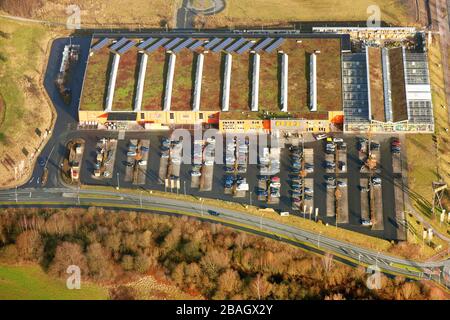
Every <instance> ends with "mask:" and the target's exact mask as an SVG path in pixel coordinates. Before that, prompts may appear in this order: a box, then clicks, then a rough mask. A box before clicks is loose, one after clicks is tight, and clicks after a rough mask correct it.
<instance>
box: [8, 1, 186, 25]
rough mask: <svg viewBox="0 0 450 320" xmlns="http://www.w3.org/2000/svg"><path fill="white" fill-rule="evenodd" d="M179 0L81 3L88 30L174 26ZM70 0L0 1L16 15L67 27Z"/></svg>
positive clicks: (82, 14)
mask: <svg viewBox="0 0 450 320" xmlns="http://www.w3.org/2000/svg"><path fill="white" fill-rule="evenodd" d="M177 2H178V1H177V0H152V1H151V3H150V2H149V1H147V0H133V1H127V2H124V1H121V0H100V1H98V0H78V1H76V5H78V6H79V7H80V10H81V23H82V25H83V26H85V27H100V26H102V27H110V26H111V27H137V26H138V25H140V26H151V27H159V26H162V27H163V26H165V25H166V24H168V25H169V26H172V20H173V17H174V15H175V11H176V9H177V8H178V3H177ZM73 4H74V2H73V1H71V0H46V1H42V0H21V1H17V0H0V9H3V10H4V11H6V12H8V13H10V14H12V15H17V16H23V17H28V18H34V19H42V20H47V21H52V22H57V23H62V24H65V23H66V21H67V17H68V14H67V12H66V8H67V7H68V6H70V5H73Z"/></svg>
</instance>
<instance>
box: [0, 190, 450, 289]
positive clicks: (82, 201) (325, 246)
mask: <svg viewBox="0 0 450 320" xmlns="http://www.w3.org/2000/svg"><path fill="white" fill-rule="evenodd" d="M96 203H97V204H98V205H100V206H103V207H111V208H119V209H123V208H124V207H125V208H127V209H135V210H139V209H143V210H144V209H146V210H156V211H163V212H170V211H172V210H176V211H179V213H181V214H186V215H191V216H194V217H197V218H206V219H208V220H213V221H217V222H219V223H224V224H227V225H230V226H232V227H235V228H236V227H237V228H240V229H242V228H244V229H245V228H249V229H250V230H249V231H252V232H257V233H259V234H263V235H265V236H271V237H273V236H274V235H275V237H276V238H278V240H283V238H285V239H284V240H285V241H286V240H287V242H289V243H291V244H294V245H296V246H299V247H303V248H309V249H312V250H313V251H316V252H317V251H318V250H317V249H319V252H332V253H333V254H335V255H336V256H337V257H340V260H347V261H349V262H350V263H351V264H362V265H372V266H377V267H379V268H380V269H381V270H382V271H384V272H386V273H391V274H400V275H403V276H405V277H408V278H416V279H429V280H435V281H436V282H439V283H441V284H443V285H446V286H447V288H449V287H450V281H448V280H449V279H447V281H444V277H443V276H442V274H443V271H444V267H447V269H446V270H448V266H449V261H439V262H424V263H421V262H415V261H410V260H405V259H401V258H397V257H393V256H390V255H386V254H383V253H380V252H375V251H372V250H368V249H364V248H361V247H358V246H356V245H353V244H350V243H346V242H342V241H339V240H335V239H333V238H329V237H326V236H323V235H320V234H319V235H318V234H315V233H312V232H309V231H306V230H302V229H299V228H295V227H292V226H290V225H286V224H283V223H279V222H276V221H273V220H270V219H265V218H261V217H257V216H252V215H248V214H245V213H241V212H238V211H234V210H230V209H223V208H217V207H214V206H208V205H203V206H202V204H201V203H196V202H187V201H180V200H173V199H171V200H170V202H169V201H168V199H167V198H162V197H157V196H147V195H144V193H142V194H141V195H140V194H129V193H125V192H121V191H120V190H118V191H116V192H114V191H99V190H80V191H77V190H76V189H75V190H74V189H70V188H43V189H34V188H30V189H20V190H18V191H15V190H5V191H0V204H3V205H7V206H8V207H12V206H25V205H47V206H48V205H51V206H61V207H67V206H93V205H95V204H96ZM209 210H214V211H217V212H219V213H220V216H219V217H218V219H217V218H215V217H212V216H210V215H209V214H208V211H209ZM261 227H262V229H261ZM444 282H446V283H444Z"/></svg>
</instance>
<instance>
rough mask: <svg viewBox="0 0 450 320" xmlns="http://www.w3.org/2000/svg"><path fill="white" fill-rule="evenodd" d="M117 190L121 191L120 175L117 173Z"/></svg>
mask: <svg viewBox="0 0 450 320" xmlns="http://www.w3.org/2000/svg"><path fill="white" fill-rule="evenodd" d="M116 189H117V190H119V189H120V184H119V173H118V172H117V187H116Z"/></svg>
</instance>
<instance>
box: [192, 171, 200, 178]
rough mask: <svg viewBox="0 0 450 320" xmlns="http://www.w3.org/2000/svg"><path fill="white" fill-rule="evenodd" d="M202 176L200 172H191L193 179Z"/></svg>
mask: <svg viewBox="0 0 450 320" xmlns="http://www.w3.org/2000/svg"><path fill="white" fill-rule="evenodd" d="M201 175H202V174H201V173H200V171H194V170H192V171H191V176H192V177H200V176H201Z"/></svg>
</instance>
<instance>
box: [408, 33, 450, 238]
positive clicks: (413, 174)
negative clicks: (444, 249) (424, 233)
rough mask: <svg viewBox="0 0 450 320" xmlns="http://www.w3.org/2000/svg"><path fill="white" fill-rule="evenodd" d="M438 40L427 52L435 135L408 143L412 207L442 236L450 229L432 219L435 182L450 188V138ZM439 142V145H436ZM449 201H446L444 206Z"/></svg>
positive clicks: (419, 137)
mask: <svg viewBox="0 0 450 320" xmlns="http://www.w3.org/2000/svg"><path fill="white" fill-rule="evenodd" d="M437 40H438V38H436V37H435V38H434V41H433V45H432V46H430V48H429V51H428V56H429V57H428V58H429V65H430V78H431V86H432V94H433V106H434V118H435V127H436V129H435V131H436V134H435V135H434V136H432V135H410V136H408V139H407V155H408V169H409V171H408V177H409V178H408V180H409V187H410V189H411V190H412V192H413V193H414V197H413V204H414V206H415V208H416V209H417V210H418V211H419V212H421V213H422V215H423V216H424V217H425V219H426V220H427V221H429V222H431V223H432V224H433V225H434V227H435V228H436V229H438V230H440V231H441V232H442V233H446V232H447V234H448V232H449V230H450V228H449V225H448V224H447V225H440V224H439V222H438V220H437V218H436V219H435V220H434V221H433V220H432V219H430V217H431V203H432V197H433V193H432V188H431V185H432V183H433V182H434V181H439V178H440V177H441V178H442V179H443V181H444V182H446V183H447V184H449V185H450V176H449V175H448V172H450V148H449V142H450V135H449V133H448V132H446V131H445V128H448V113H447V112H448V110H447V109H446V108H443V107H442V106H445V98H444V97H445V95H444V87H443V83H444V82H443V74H442V69H441V54H440V47H439V43H438V41H437ZM435 141H436V143H435ZM446 201H447V200H446V199H444V203H445V202H446Z"/></svg>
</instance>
